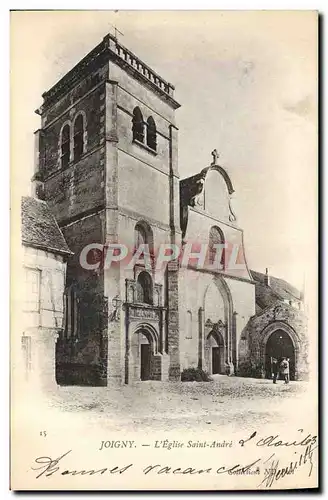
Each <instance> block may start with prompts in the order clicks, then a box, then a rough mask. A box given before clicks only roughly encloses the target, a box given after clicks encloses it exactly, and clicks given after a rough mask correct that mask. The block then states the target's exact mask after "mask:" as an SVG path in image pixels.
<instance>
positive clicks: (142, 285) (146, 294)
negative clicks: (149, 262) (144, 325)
mask: <svg viewBox="0 0 328 500" xmlns="http://www.w3.org/2000/svg"><path fill="white" fill-rule="evenodd" d="M137 302H141V303H143V304H150V305H152V304H153V280H152V279H151V276H150V274H148V273H147V272H146V271H142V272H141V273H140V274H139V276H138V280H137Z"/></svg>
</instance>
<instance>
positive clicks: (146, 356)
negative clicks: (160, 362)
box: [140, 344, 151, 380]
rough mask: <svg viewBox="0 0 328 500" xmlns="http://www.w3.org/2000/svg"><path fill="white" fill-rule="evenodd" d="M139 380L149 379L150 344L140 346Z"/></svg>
mask: <svg viewBox="0 0 328 500" xmlns="http://www.w3.org/2000/svg"><path fill="white" fill-rule="evenodd" d="M140 349H141V351H140V365H141V367H140V379H141V380H149V379H150V354H151V353H150V344H141V345H140Z"/></svg>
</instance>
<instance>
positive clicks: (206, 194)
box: [32, 35, 307, 385]
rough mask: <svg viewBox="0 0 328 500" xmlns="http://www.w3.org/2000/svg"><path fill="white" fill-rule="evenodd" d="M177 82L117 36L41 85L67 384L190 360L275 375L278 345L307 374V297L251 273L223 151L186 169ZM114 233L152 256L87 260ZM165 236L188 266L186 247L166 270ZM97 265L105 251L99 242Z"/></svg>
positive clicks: (145, 376) (42, 153) (60, 366)
mask: <svg viewBox="0 0 328 500" xmlns="http://www.w3.org/2000/svg"><path fill="white" fill-rule="evenodd" d="M174 90H175V89H174V86H173V85H172V84H171V83H169V82H167V81H166V80H164V79H163V78H162V77H161V76H159V75H158V74H157V73H156V72H155V71H154V70H152V69H151V68H150V67H149V66H147V64H145V63H144V62H143V61H141V60H140V59H139V58H138V57H137V56H136V55H135V54H133V53H132V52H131V51H130V50H128V49H127V48H125V47H124V46H123V45H122V44H121V43H120V42H119V41H118V40H117V38H116V37H115V36H113V35H107V36H105V37H104V39H103V40H102V41H101V43H100V44H99V45H97V46H96V47H95V48H94V49H93V50H92V51H91V52H90V53H89V54H88V55H87V56H86V57H84V58H83V59H82V60H81V61H80V62H79V63H78V64H77V65H76V66H75V67H74V68H73V69H72V70H71V71H69V72H68V73H67V74H66V75H65V76H64V77H63V78H62V79H61V80H60V81H59V82H57V83H56V84H55V85H54V86H53V87H52V88H51V89H50V90H48V91H47V92H45V93H44V94H43V103H42V105H41V107H40V108H39V109H38V110H37V113H38V114H39V115H40V118H41V127H40V129H39V130H38V131H37V132H36V133H35V137H36V151H37V154H36V159H37V160H36V164H35V173H34V176H33V179H32V181H33V186H34V197H35V198H38V199H40V200H43V201H42V202H43V203H45V204H46V206H47V207H48V209H49V211H51V213H52V215H53V216H54V218H55V219H56V222H57V224H58V227H59V228H60V232H61V234H62V235H63V237H64V238H65V242H66V245H65V248H66V250H67V253H66V254H65V262H67V264H66V265H67V270H66V284H65V290H64V293H63V311H64V319H63V324H62V327H61V328H58V338H57V336H53V337H52V338H53V345H52V349H53V350H52V351H51V352H53V353H54V354H53V355H54V357H55V359H54V365H55V370H54V378H55V380H56V382H57V384H59V385H71V384H80V385H109V384H111V383H118V384H121V383H125V384H129V383H132V382H135V381H139V380H157V381H177V380H180V378H181V372H182V371H183V369H185V368H190V367H199V368H201V369H203V370H205V371H206V372H208V373H209V374H226V375H238V376H239V375H240V376H250V377H252V376H258V377H270V376H271V374H270V360H271V358H272V357H273V356H281V357H282V356H288V357H289V358H290V359H291V366H292V378H293V379H295V380H298V379H301V378H306V375H307V361H306V359H307V358H306V356H307V350H306V346H307V341H306V339H307V333H306V315H305V313H304V310H303V305H302V304H303V303H302V297H301V296H300V294H299V292H298V291H295V290H293V289H292V287H290V286H289V285H288V284H286V288H287V290H285V289H284V287H283V286H282V284H281V283H282V280H280V282H281V283H280V286H278V284H277V283H278V282H279V280H278V281H275V280H276V279H274V278H271V284H270V277H269V275H268V274H267V275H261V274H260V273H256V272H254V271H251V270H249V268H248V266H247V261H246V254H245V248H244V240H243V230H242V229H241V228H240V227H239V225H238V221H237V218H236V214H235V213H234V208H233V196H234V186H233V180H232V179H231V178H230V176H229V174H228V172H227V171H226V169H225V168H224V167H223V166H222V165H220V163H219V156H218V154H217V152H216V150H214V151H213V152H212V154H210V153H211V152H210V151H209V161H208V164H205V165H201V164H200V165H199V169H198V172H196V173H195V174H194V175H192V176H190V177H188V178H186V179H180V177H179V170H178V128H177V125H176V118H175V111H176V110H177V109H178V108H179V107H180V104H179V103H178V102H177V101H176V99H175V96H174ZM245 182H246V179H245ZM108 244H124V245H125V246H126V247H127V248H128V249H129V251H130V253H131V255H133V253H134V252H135V249H137V248H138V247H139V246H140V245H141V244H142V245H143V244H145V245H147V248H148V249H149V255H148V256H147V257H148V258H149V260H150V262H151V263H152V265H151V267H150V268H149V266H145V265H144V263H143V262H141V261H138V262H136V263H135V265H133V266H132V267H131V266H130V267H129V266H127V265H125V263H124V262H123V261H122V262H117V263H116V265H111V266H110V267H108V268H107V267H106V266H104V265H99V266H98V267H97V266H95V267H94V269H86V268H84V267H83V266H81V253H82V252H83V251H84V249H85V248H86V247H87V246H88V245H90V248H91V246H92V245H96V247H97V245H99V248H100V247H101V246H102V245H105V246H106V245H108ZM164 244H166V245H168V244H169V245H176V246H177V247H178V248H180V249H181V252H183V251H189V253H190V256H191V258H190V259H189V261H188V262H187V264H186V265H182V262H181V259H180V258H179V257H177V258H174V259H173V260H171V261H169V262H168V263H167V266H166V267H165V269H158V268H157V267H156V265H155V257H156V256H157V255H158V253H159V252H160V248H161V246H162V245H164ZM202 245H206V246H207V248H208V251H207V254H206V259H205V261H204V262H203V264H202V265H199V261H197V256H196V257H195V255H196V253H197V251H198V252H199V249H200V248H202ZM96 247H95V248H96ZM219 247H222V248H223V250H222V251H221V252H220V255H219V257H218V254H217V252H218V251H219V250H218V248H219ZM218 258H219V264H220V265H219V266H217V268H215V269H214V268H213V263H214V262H215V261H217V259H218ZM88 262H89V263H91V264H92V263H97V262H98V264H99V263H101V262H103V255H101V252H100V253H99V252H97V251H96V250H94V251H90V252H89V253H88ZM231 263H234V265H231ZM41 279H42V278H41ZM284 283H285V282H284ZM273 285H274V286H273ZM277 332H278V333H277ZM50 343H51V342H50Z"/></svg>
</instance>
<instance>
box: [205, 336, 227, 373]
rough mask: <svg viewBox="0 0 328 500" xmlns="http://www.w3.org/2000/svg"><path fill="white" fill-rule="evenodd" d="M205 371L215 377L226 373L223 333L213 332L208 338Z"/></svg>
mask: <svg viewBox="0 0 328 500" xmlns="http://www.w3.org/2000/svg"><path fill="white" fill-rule="evenodd" d="M204 357H205V370H206V371H207V372H208V373H210V374H213V375H215V374H216V373H225V365H224V340H223V337H222V335H221V333H219V332H216V331H214V330H212V331H211V332H210V333H209V335H208V336H207V338H206V341H205V346H204Z"/></svg>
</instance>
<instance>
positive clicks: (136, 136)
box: [132, 106, 145, 142]
mask: <svg viewBox="0 0 328 500" xmlns="http://www.w3.org/2000/svg"><path fill="white" fill-rule="evenodd" d="M132 134H133V140H134V141H139V142H144V137H145V136H144V121H143V116H142V113H141V111H140V108H138V106H137V107H136V108H134V110H133V118H132Z"/></svg>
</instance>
